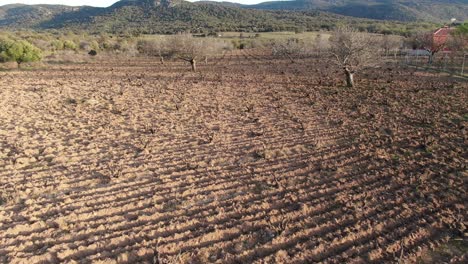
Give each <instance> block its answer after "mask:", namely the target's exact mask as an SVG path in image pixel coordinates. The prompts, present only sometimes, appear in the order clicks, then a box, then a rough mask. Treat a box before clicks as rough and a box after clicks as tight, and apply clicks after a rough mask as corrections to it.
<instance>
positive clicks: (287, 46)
mask: <svg viewBox="0 0 468 264" xmlns="http://www.w3.org/2000/svg"><path fill="white" fill-rule="evenodd" d="M271 49H272V51H273V56H276V57H279V58H287V59H289V60H290V61H291V62H292V63H294V62H295V58H297V57H298V56H300V55H303V54H305V53H306V45H305V43H304V41H302V40H300V39H296V38H291V39H285V40H275V41H273V42H272V44H271Z"/></svg>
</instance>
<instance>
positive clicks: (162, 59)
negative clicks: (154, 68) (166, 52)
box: [159, 56, 164, 64]
mask: <svg viewBox="0 0 468 264" xmlns="http://www.w3.org/2000/svg"><path fill="white" fill-rule="evenodd" d="M159 60H160V61H161V64H164V57H163V56H159Z"/></svg>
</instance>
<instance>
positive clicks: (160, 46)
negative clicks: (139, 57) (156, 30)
mask: <svg viewBox="0 0 468 264" xmlns="http://www.w3.org/2000/svg"><path fill="white" fill-rule="evenodd" d="M137 50H138V52H140V53H142V54H146V55H147V56H157V57H159V60H160V61H161V64H164V57H165V56H166V55H167V52H168V45H167V41H166V40H165V39H164V38H162V37H161V38H157V39H143V40H139V41H138V43H137Z"/></svg>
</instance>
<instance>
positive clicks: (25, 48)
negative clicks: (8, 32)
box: [0, 39, 42, 67]
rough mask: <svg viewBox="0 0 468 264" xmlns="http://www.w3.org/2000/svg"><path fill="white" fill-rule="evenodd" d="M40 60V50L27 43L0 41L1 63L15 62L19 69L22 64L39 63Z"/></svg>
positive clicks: (22, 41)
mask: <svg viewBox="0 0 468 264" xmlns="http://www.w3.org/2000/svg"><path fill="white" fill-rule="evenodd" d="M41 59H42V55H41V50H40V49H38V48H36V47H35V46H33V45H32V44H31V43H29V42H27V41H24V40H21V41H13V40H9V39H2V40H0V61H1V62H7V61H16V63H18V67H20V65H21V64H22V63H24V62H34V61H40V60H41Z"/></svg>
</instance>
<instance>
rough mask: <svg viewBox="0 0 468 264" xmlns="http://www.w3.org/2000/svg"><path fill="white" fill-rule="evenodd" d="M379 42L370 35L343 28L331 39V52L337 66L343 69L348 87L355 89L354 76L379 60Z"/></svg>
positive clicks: (346, 27) (347, 27)
mask: <svg viewBox="0 0 468 264" xmlns="http://www.w3.org/2000/svg"><path fill="white" fill-rule="evenodd" d="M378 49H379V40H378V39H377V38H376V37H373V36H372V35H370V34H368V33H362V32H358V31H357V30H355V29H354V28H351V27H349V26H341V27H339V28H338V29H336V30H335V32H334V33H333V36H332V37H331V38H330V49H329V52H330V54H331V56H332V57H333V60H334V62H335V63H336V64H338V65H339V66H340V67H342V68H343V70H344V73H345V75H346V84H347V86H348V87H354V74H355V73H356V72H357V71H358V70H359V69H362V68H363V67H368V66H373V65H375V64H377V62H378V60H379V56H378Z"/></svg>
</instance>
